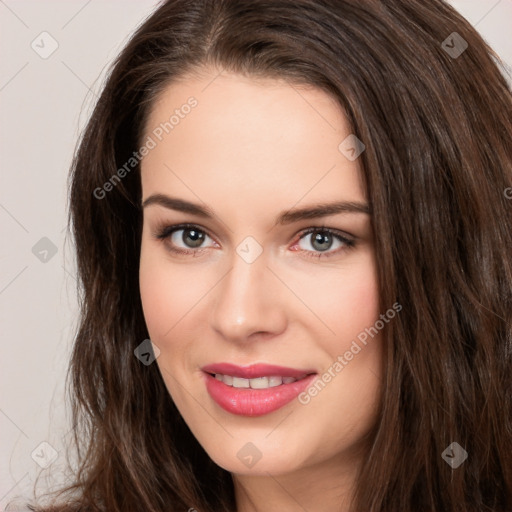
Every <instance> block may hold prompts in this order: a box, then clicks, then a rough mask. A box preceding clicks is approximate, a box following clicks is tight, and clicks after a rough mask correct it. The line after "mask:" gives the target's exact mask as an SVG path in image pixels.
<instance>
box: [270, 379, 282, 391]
mask: <svg viewBox="0 0 512 512" xmlns="http://www.w3.org/2000/svg"><path fill="white" fill-rule="evenodd" d="M282 383H283V379H282V377H269V378H268V387H269V388H273V387H275V386H280V385H281V384H282Z"/></svg>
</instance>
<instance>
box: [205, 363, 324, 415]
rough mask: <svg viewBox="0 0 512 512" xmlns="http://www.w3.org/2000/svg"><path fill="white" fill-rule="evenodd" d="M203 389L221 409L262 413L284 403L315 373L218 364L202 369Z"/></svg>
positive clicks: (241, 413) (263, 365)
mask: <svg viewBox="0 0 512 512" xmlns="http://www.w3.org/2000/svg"><path fill="white" fill-rule="evenodd" d="M202 371H203V374H204V377H205V384H206V389H207V391H208V393H209V395H210V397H211V398H212V399H213V400H214V402H216V403H217V405H219V406H220V407H221V408H222V409H224V410H225V411H228V412H230V413H232V414H236V415H241V416H262V415H264V414H269V413H271V412H273V411H275V410H277V409H280V408H281V407H283V406H285V405H286V404H288V403H289V402H291V401H292V400H293V399H294V398H296V397H297V396H298V395H299V394H300V393H301V392H302V391H304V390H305V389H306V388H307V387H308V386H309V385H310V384H311V382H312V381H313V379H314V378H315V376H316V375H317V372H316V371H314V370H309V369H295V368H287V367H283V366H274V365H267V364H256V365H250V366H237V365H233V364H231V363H217V364H212V365H207V366H205V367H203V368H202Z"/></svg>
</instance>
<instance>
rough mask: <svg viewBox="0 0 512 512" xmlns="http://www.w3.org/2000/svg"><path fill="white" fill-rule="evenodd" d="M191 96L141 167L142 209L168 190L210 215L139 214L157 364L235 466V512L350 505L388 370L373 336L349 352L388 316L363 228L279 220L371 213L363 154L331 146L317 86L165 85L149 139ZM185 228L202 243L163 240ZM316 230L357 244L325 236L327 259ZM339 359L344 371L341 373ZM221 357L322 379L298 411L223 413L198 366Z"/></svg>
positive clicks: (336, 140) (218, 456) (224, 462)
mask: <svg viewBox="0 0 512 512" xmlns="http://www.w3.org/2000/svg"><path fill="white" fill-rule="evenodd" d="M192 96H193V97H194V98H195V99H196V100H197V105H196V106H195V107H194V108H192V109H190V110H189V109H185V110H186V111H187V112H189V113H188V114H186V115H183V117H180V120H179V122H178V123H177V124H176V125H175V126H174V127H173V129H172V130H171V131H169V133H168V134H166V135H165V136H164V137H162V140H161V141H157V144H156V147H154V148H153V149H151V150H150V151H149V153H148V154H147V156H145V157H144V160H143V162H142V191H143V194H142V196H143V197H142V198H143V201H147V200H148V198H150V197H151V196H153V195H155V194H164V195H167V196H172V197H173V198H179V199H183V200H186V201H190V202H193V203H196V204H199V205H201V206H205V205H207V206H208V207H209V208H210V209H211V210H212V211H213V212H214V216H213V217H212V218H204V217H202V216H199V215H197V214H192V213H184V212H181V211H175V210H173V209H170V208H167V207H165V206H163V205H161V204H158V203H157V202H153V203H152V204H149V203H148V204H147V205H146V206H145V208H144V225H143V235H142V251H141V260H140V286H141V298H142V303H143V308H144V315H145V318H146V323H147V327H148V330H149V334H150V337H151V339H152V341H153V342H154V344H155V345H156V346H157V347H158V348H159V350H160V355H159V357H158V359H157V364H158V366H159V369H160V371H161V373H162V376H163V379H164V381H165V384H166V386H167V389H168V391H169V393H170V395H171V397H172V399H173V400H174V402H175V403H176V406H177V407H178V409H179V411H180V413H181V414H182V416H183V418H184V419H185V421H186V422H187V424H188V425H189V427H190V429H191V431H192V432H193V434H194V435H195V436H196V438H197V440H198V441H199V442H200V443H201V445H202V446H203V447H204V449H205V450H206V452H207V453H208V454H209V456H210V457H211V458H212V459H213V460H214V461H215V462H216V463H217V464H218V465H219V466H221V467H222V468H224V469H226V470H227V471H229V472H231V474H232V476H233V479H234V484H235V491H236V499H237V508H238V511H239V512H256V511H257V512H260V511H261V512H263V511H265V512H273V511H279V512H288V511H289V512H295V511H304V510H307V511H308V512H316V511H322V512H324V511H326V510H329V511H349V510H350V499H351V497H352V492H353V486H354V479H355V476H356V471H357V469H358V467H359V465H360V463H361V461H362V460H363V457H364V453H365V448H366V445H365V441H364V436H365V434H367V433H368V431H369V429H370V428H371V426H372V425H373V424H374V422H375V418H376V411H377V406H378V402H379V397H380V390H381V380H382V374H383V368H382V360H383V347H382V343H381V339H380V335H376V336H375V337H373V338H368V340H369V341H368V343H367V344H366V345H363V344H361V343H359V345H360V346H361V347H360V348H361V350H360V351H358V352H357V353H355V354H354V353H353V352H352V353H353V356H352V357H350V356H347V357H345V356H344V354H346V353H347V351H349V352H350V349H351V347H353V346H354V345H353V341H354V340H357V336H358V334H360V333H361V332H362V331H364V329H365V328H368V327H370V326H373V325H374V324H375V322H376V320H377V319H378V318H379V314H380V313H382V312H381V311H379V301H378V283H377V274H376V266H375V254H374V246H373V233H372V228H371V218H370V215H369V214H367V213H364V212H341V213H336V214H331V215H325V216H323V217H320V218H309V219H302V220H298V221H295V222H292V223H289V224H282V225H281V224H278V225H275V224H274V221H275V219H276V218H277V216H278V215H280V214H281V213H283V212H286V211H288V210H290V209H295V208H303V207H306V206H313V205H317V204H319V203H331V202H339V201H350V202H353V203H361V204H367V199H366V197H365V192H364V188H363V185H362V181H361V169H360V164H359V160H358V159H356V160H355V161H350V160H349V159H348V158H346V157H345V156H344V154H342V152H341V151H340V150H339V149H338V146H339V144H340V143H341V142H342V141H343V140H344V139H345V138H346V137H347V136H348V135H349V134H350V129H349V127H348V125H347V122H346V120H345V117H344V115H343V114H342V111H341V109H340V108H339V106H338V105H337V104H336V103H335V102H334V100H333V99H332V98H331V97H330V96H328V95H327V94H325V93H324V92H322V91H320V90H317V89H315V88H306V87H299V86H292V85H290V84H289V83H287V82H286V81H281V80H279V81H277V80H273V79H265V80H262V79H258V80H256V79H253V78H248V77H243V76H240V75H236V74H230V73H227V72H223V73H222V74H221V75H218V71H216V72H215V71H213V70H204V72H203V73H202V74H200V75H190V76H188V77H185V78H184V79H182V80H180V81H179V82H176V83H173V84H172V85H170V86H169V87H168V88H167V89H166V90H165V91H164V93H163V94H162V96H161V99H160V101H158V102H157V103H156V104H155V105H154V108H153V110H152V113H151V116H150V118H149V120H148V123H147V125H146V133H145V136H146V137H147V136H151V134H152V133H153V130H154V129H155V128H156V127H158V126H159V125H160V123H161V122H163V121H165V120H168V119H169V116H170V114H172V112H173V111H174V110H175V109H176V108H180V106H181V105H183V104H185V103H186V102H187V99H188V98H190V97H192ZM153 138H155V137H154V135H153ZM155 140H156V139H155ZM179 223H190V224H194V226H196V230H203V233H204V242H203V243H202V245H201V246H199V247H198V246H192V245H190V240H191V237H190V236H187V237H186V238H185V240H186V241H187V242H188V245H185V242H184V239H183V236H184V235H187V234H190V232H186V231H185V232H184V231H183V230H181V231H175V232H174V234H172V235H169V236H168V237H167V238H166V239H165V240H162V239H158V238H157V236H156V235H157V234H158V233H159V230H160V229H161V228H162V227H165V226H174V225H176V224H179ZM311 227H314V228H318V229H319V230H320V228H328V229H331V230H333V231H334V232H335V233H339V234H341V235H342V236H344V237H345V238H346V239H350V240H352V241H353V242H354V245H353V246H352V247H350V246H349V245H348V244H347V243H346V242H344V241H341V240H340V239H337V238H336V236H333V235H332V236H330V242H329V239H327V242H326V243H325V247H328V246H329V244H330V247H328V248H327V250H325V251H324V250H322V247H320V248H319V245H318V244H314V243H313V242H314V240H315V238H314V237H315V234H311V233H310V234H306V235H303V232H304V231H305V230H306V229H307V228H311ZM320 231H321V230H320ZM324 233H325V232H324ZM326 235H327V236H328V237H329V234H326ZM249 236H250V237H252V239H251V241H250V244H251V245H250V246H244V247H248V248H249V250H250V251H254V250H257V247H259V248H261V250H262V252H261V254H260V255H259V256H258V257H257V258H256V259H255V260H254V261H252V262H251V263H248V262H247V261H246V260H244V258H242V257H241V256H240V254H239V253H238V252H237V247H238V246H239V245H240V244H241V243H242V242H244V243H247V240H246V238H247V237H249ZM173 248H177V249H181V250H184V251H190V252H189V253H188V254H177V253H174V252H172V249H173ZM340 355H341V356H342V357H343V358H344V361H345V362H346V364H343V368H342V370H339V366H338V371H336V370H335V369H333V363H335V362H336V361H339V359H338V356H340ZM348 358H350V359H349V360H347V359H348ZM221 361H222V362H231V363H234V364H238V365H241V366H243V365H249V364H254V363H267V364H275V365H280V366H286V367H292V368H311V367H312V368H314V369H315V371H316V372H317V373H318V378H320V377H321V376H322V375H324V374H325V373H328V374H329V375H330V376H331V378H330V379H328V378H326V380H329V382H328V383H326V385H325V386H324V387H322V388H321V390H320V391H317V393H316V394H315V393H314V392H313V394H314V396H311V395H308V396H309V400H304V401H303V402H307V403H301V402H300V401H299V400H298V399H294V400H292V401H291V402H290V403H288V404H286V405H285V406H284V407H282V408H280V409H278V410H276V411H274V412H271V413H269V414H265V415H262V416H257V417H247V416H241V415H237V414H232V413H230V412H228V411H226V410H224V409H222V408H221V407H220V406H219V405H218V404H217V403H216V402H215V401H214V400H213V399H212V398H211V397H210V395H209V394H208V392H207V390H206V387H205V383H204V373H203V372H202V370H201V367H202V366H204V365H206V364H209V363H215V362H221ZM306 398H307V397H306ZM247 443H252V444H253V445H254V446H255V447H256V449H257V450H254V456H260V457H261V458H259V460H258V461H257V463H255V464H254V465H252V467H249V466H248V465H247V463H246V462H244V460H243V459H242V458H239V457H238V456H237V454H238V452H239V450H241V449H242V448H243V447H244V446H246V445H247ZM251 449H252V448H251ZM192 506H193V504H191V507H192Z"/></svg>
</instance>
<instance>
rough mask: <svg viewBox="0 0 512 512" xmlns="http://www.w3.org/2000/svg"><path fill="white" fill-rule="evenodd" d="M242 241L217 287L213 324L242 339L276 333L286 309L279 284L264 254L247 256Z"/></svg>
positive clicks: (223, 331)
mask: <svg viewBox="0 0 512 512" xmlns="http://www.w3.org/2000/svg"><path fill="white" fill-rule="evenodd" d="M244 249H247V245H245V244H244V243H241V244H240V246H239V247H238V248H237V252H236V253H233V257H232V261H231V270H230V271H229V272H228V273H227V275H226V276H225V277H224V279H223V280H222V282H221V283H220V284H219V286H218V287H216V288H217V295H216V297H215V303H214V307H213V313H212V319H211V323H212V327H213V328H214V329H215V330H216V331H218V332H219V333H220V334H221V335H222V336H224V337H225V338H228V339H233V340H235V341H243V340H245V339H247V338H248V337H249V336H250V335H251V334H253V333H257V332H258V333H261V332H265V333H276V332H279V331H280V330H281V329H283V328H284V325H285V312H284V309H283V305H282V304H281V305H280V304H279V298H278V297H279V294H278V293H277V289H276V287H277V286H278V283H277V282H275V281H276V280H275V279H273V280H272V277H273V276H272V272H270V270H269V269H268V268H267V265H268V261H267V258H266V257H265V254H263V253H261V254H259V255H258V256H257V257H256V258H255V259H252V258H254V253H253V255H252V257H246V254H244V252H243V251H244Z"/></svg>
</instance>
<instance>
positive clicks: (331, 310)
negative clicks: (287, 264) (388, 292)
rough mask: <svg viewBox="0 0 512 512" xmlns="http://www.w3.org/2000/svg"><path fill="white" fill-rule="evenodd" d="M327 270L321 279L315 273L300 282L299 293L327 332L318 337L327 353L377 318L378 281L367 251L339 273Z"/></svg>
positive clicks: (339, 346) (338, 348)
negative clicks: (321, 339)
mask: <svg viewBox="0 0 512 512" xmlns="http://www.w3.org/2000/svg"><path fill="white" fill-rule="evenodd" d="M328 271H329V275H327V276H326V277H325V278H324V277H323V276H321V275H317V279H316V280H315V279H310V280H308V281H307V282H306V283H304V288H303V290H302V292H301V293H303V296H304V297H308V300H309V301H310V302H309V304H310V305H311V310H312V311H314V312H315V313H316V316H317V317H318V319H320V320H321V322H322V324H323V325H322V331H323V332H324V333H325V334H327V335H326V336H325V335H324V336H322V338H323V339H325V340H329V341H328V343H330V344H332V346H331V350H329V352H330V353H334V352H336V351H339V350H340V349H341V348H343V347H344V345H345V344H346V343H347V342H348V343H350V340H352V339H353V338H354V337H355V336H357V335H358V334H359V333H360V332H361V331H364V329H365V328H367V327H370V326H371V325H373V324H374V323H375V321H376V320H377V319H378V318H379V295H378V280H377V275H376V268H375V262H374V257H373V254H372V253H371V252H370V251H368V252H365V253H361V255H360V257H358V259H357V261H354V262H353V264H350V265H347V266H346V267H342V268H340V271H339V272H334V271H332V269H328ZM326 327H328V328H329V331H330V334H331V335H332V336H330V335H329V332H327V331H326V330H325V328H326ZM333 351H334V352H333Z"/></svg>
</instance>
